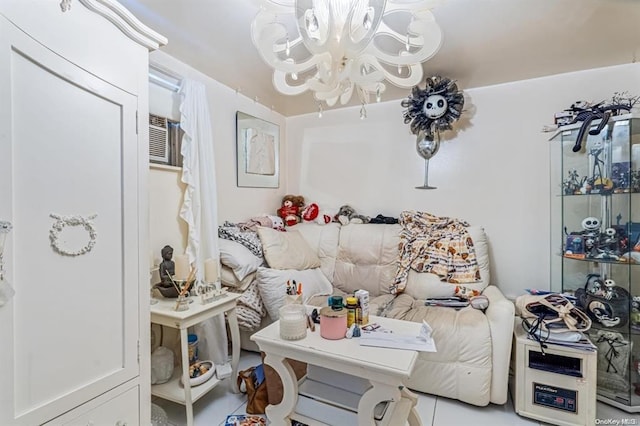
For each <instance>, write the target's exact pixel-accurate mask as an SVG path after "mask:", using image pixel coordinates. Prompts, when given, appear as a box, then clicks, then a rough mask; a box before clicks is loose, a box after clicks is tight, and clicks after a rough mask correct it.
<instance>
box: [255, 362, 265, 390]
mask: <svg viewBox="0 0 640 426" xmlns="http://www.w3.org/2000/svg"><path fill="white" fill-rule="evenodd" d="M253 374H255V383H256V387H257V386H260V384H261V383H262V382H264V367H263V365H262V364H260V365H258V366H256V368H255V370H253Z"/></svg>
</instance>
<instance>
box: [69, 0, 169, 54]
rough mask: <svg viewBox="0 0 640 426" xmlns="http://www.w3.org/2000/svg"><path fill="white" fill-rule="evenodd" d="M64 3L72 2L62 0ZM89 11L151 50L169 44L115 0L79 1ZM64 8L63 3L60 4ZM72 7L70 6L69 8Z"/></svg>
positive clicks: (164, 38)
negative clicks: (100, 16)
mask: <svg viewBox="0 0 640 426" xmlns="http://www.w3.org/2000/svg"><path fill="white" fill-rule="evenodd" d="M62 1H63V3H64V2H66V1H68V2H69V3H70V2H71V0H62ZM79 1H80V3H82V4H83V5H85V6H86V7H87V9H90V10H92V11H94V12H96V13H97V14H99V15H102V16H103V17H105V18H106V19H108V20H109V21H110V22H111V23H113V24H114V25H115V26H116V27H118V28H119V29H120V30H121V31H122V32H123V33H124V34H125V35H126V36H127V37H129V38H130V39H131V40H133V41H135V42H136V43H138V44H141V45H142V46H145V47H146V48H147V49H149V50H156V49H158V48H159V47H160V46H164V45H165V44H167V41H168V40H167V38H166V37H164V36H162V35H160V34H158V33H157V32H155V31H153V30H152V29H151V28H149V27H147V26H146V25H144V24H143V23H142V22H140V21H139V20H138V18H136V17H135V16H133V14H132V13H131V12H129V11H128V10H127V9H125V8H124V6H122V5H121V4H120V3H118V2H117V1H115V0H79ZM60 7H62V3H61V4H60ZM70 7H71V5H70V4H69V8H70Z"/></svg>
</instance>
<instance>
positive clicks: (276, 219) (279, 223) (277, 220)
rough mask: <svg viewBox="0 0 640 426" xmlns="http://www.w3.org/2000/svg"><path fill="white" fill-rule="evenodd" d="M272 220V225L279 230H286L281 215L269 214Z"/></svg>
mask: <svg viewBox="0 0 640 426" xmlns="http://www.w3.org/2000/svg"><path fill="white" fill-rule="evenodd" d="M267 217H268V218H269V219H270V220H271V227H272V228H273V229H275V230H277V231H284V230H285V229H284V221H283V220H282V218H281V217H280V216H274V215H267Z"/></svg>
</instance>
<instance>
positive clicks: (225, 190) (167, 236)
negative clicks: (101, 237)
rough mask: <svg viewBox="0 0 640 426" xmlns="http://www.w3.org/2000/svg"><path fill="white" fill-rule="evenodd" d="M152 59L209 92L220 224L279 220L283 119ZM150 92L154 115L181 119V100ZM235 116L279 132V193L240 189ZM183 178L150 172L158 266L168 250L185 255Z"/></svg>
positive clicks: (160, 56) (158, 56)
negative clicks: (181, 214)
mask: <svg viewBox="0 0 640 426" xmlns="http://www.w3.org/2000/svg"><path fill="white" fill-rule="evenodd" d="M150 57H151V61H152V62H155V63H157V64H159V65H161V66H163V67H164V68H167V69H169V70H171V71H173V72H175V73H176V74H178V75H181V76H183V77H187V78H191V79H193V80H197V81H200V82H202V83H203V84H204V85H205V87H206V91H207V98H208V101H209V110H210V113H211V126H212V129H213V144H214V147H213V150H214V156H215V159H216V164H215V169H216V180H217V185H218V194H217V197H218V198H217V199H218V220H219V221H220V222H223V221H225V220H229V221H232V222H239V221H244V220H246V219H248V218H250V217H252V216H255V215H258V214H261V213H267V212H269V213H270V214H275V211H276V210H277V208H278V207H280V201H281V199H282V196H283V195H284V193H285V188H286V185H285V176H286V169H287V165H286V163H285V161H284V153H285V152H286V149H285V137H284V136H285V130H286V120H285V117H284V116H282V115H280V114H278V113H276V112H273V111H271V109H270V108H267V107H266V106H264V105H261V104H259V103H258V102H255V101H254V100H252V99H249V98H248V97H247V96H245V95H243V94H242V93H236V91H235V90H233V89H231V88H229V87H227V86H224V85H222V84H220V83H218V82H217V81H215V80H213V79H212V78H210V77H208V76H206V75H204V74H202V73H201V72H199V71H197V70H195V69H194V68H191V67H190V66H188V65H186V64H184V63H183V62H180V61H178V60H177V59H175V58H173V57H171V56H169V55H167V54H165V53H164V52H161V51H156V52H153V53H152V54H151V56H150ZM150 86H152V90H151V94H150V103H151V105H152V106H151V107H150V111H151V112H153V113H156V114H159V115H163V116H167V115H168V116H169V117H170V118H173V119H178V118H179V116H176V113H177V106H176V102H179V99H178V98H177V97H175V96H174V97H173V98H172V97H171V96H167V92H168V91H166V89H161V88H158V89H159V90H153V86H155V85H153V84H151V85H150ZM155 88H157V86H156V87H155ZM236 111H242V112H245V113H247V114H250V115H253V116H255V117H258V118H262V119H264V120H267V121H270V122H272V123H275V124H277V125H279V126H280V139H281V149H280V153H281V158H280V164H281V172H280V173H281V175H280V188H275V189H274V188H238V187H237V186H236ZM180 177H181V171H180V170H176V169H170V168H167V169H159V168H155V167H152V169H151V173H150V183H149V187H150V189H149V190H150V194H149V200H150V201H149V203H150V204H149V210H150V212H151V221H150V222H151V223H150V228H151V229H150V241H151V244H150V249H151V253H150V257H152V258H153V259H154V263H155V264H157V263H158V262H159V261H160V260H161V259H160V250H161V249H162V247H163V246H164V245H165V244H170V245H172V247H173V248H174V250H175V253H181V252H184V249H185V246H186V242H187V241H186V232H187V228H186V226H185V225H184V222H183V221H182V219H179V216H178V215H179V211H180V205H181V203H182V194H183V191H184V185H183V184H182V183H181V181H180ZM152 282H153V278H152Z"/></svg>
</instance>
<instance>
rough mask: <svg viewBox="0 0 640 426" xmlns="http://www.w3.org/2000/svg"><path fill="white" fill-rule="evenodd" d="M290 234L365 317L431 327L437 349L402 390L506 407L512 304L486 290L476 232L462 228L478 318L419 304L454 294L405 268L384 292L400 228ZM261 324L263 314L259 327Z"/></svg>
mask: <svg viewBox="0 0 640 426" xmlns="http://www.w3.org/2000/svg"><path fill="white" fill-rule="evenodd" d="M290 229H292V230H297V231H299V232H300V234H302V236H303V237H304V239H305V240H306V242H307V243H308V244H309V245H310V246H311V248H312V249H313V250H314V251H315V252H316V253H317V255H318V258H319V259H320V269H321V270H322V273H323V274H324V275H325V276H326V278H328V280H329V281H330V282H331V283H332V285H333V294H343V295H344V294H352V293H353V292H354V291H355V290H358V289H365V290H368V291H369V294H370V298H371V307H372V311H373V312H372V313H373V314H378V315H385V316H389V317H394V318H399V319H403V320H408V321H419V322H420V321H422V320H423V319H425V320H426V321H427V322H428V323H429V324H430V325H431V327H432V328H433V330H434V332H433V335H434V339H435V342H436V346H437V350H438V351H437V353H427V352H421V353H420V356H419V359H418V363H417V365H416V368H415V371H414V374H413V377H412V378H411V379H410V381H409V383H408V386H409V388H411V389H413V390H417V391H420V392H424V393H429V394H434V395H439V396H444V397H448V398H453V399H458V400H460V401H463V402H467V403H470V404H473V405H478V406H485V405H487V404H489V403H494V404H504V403H506V402H507V382H508V372H509V360H510V356H511V342H512V332H513V317H514V305H513V303H512V302H511V301H509V300H508V299H506V298H505V297H504V296H503V295H502V293H501V292H500V290H499V289H498V288H497V287H495V286H493V285H489V282H490V281H489V280H490V271H489V254H488V243H487V238H486V235H485V233H484V230H483V229H482V228H480V227H473V226H472V227H469V228H468V231H469V234H470V236H471V237H472V239H473V243H474V247H475V251H476V256H477V260H478V264H479V268H480V276H481V282H477V283H472V284H464V285H465V287H469V288H475V289H478V290H481V291H482V293H483V294H484V295H485V296H487V298H488V299H489V307H488V308H487V309H486V311H484V312H483V311H482V310H478V309H474V308H472V307H466V308H463V309H460V310H455V309H452V308H447V307H432V306H429V307H427V306H425V305H424V299H425V298H426V297H433V296H444V295H452V294H453V292H454V289H455V285H453V284H449V283H444V282H441V281H440V280H439V278H438V277H437V276H436V275H434V274H429V273H417V272H415V271H413V270H412V271H410V273H409V277H408V280H407V285H406V288H405V291H404V292H403V293H401V294H399V295H397V296H396V295H392V294H390V293H389V287H390V284H391V283H392V282H393V280H394V278H395V274H396V270H397V266H396V265H397V260H398V244H399V242H400V230H401V228H400V225H386V224H384V225H383V224H365V225H363V224H349V225H345V226H341V225H340V224H337V223H331V224H328V225H316V224H306V223H305V224H300V225H296V226H294V227H292V228H290ZM223 267H224V266H223ZM259 275H260V274H258V276H259ZM258 284H260V283H258ZM283 285H284V283H283ZM326 299H327V297H326V296H324V295H323V296H318V297H316V298H313V299H312V300H310V301H309V302H308V304H324V305H326ZM269 322H271V319H270V318H269V317H268V316H267V317H266V318H265V319H264V320H263V324H262V326H264V325H265V324H267V323H269ZM241 334H242V335H243V339H242V341H243V347H245V348H246V349H251V350H257V348H256V347H255V345H253V342H251V341H249V340H248V336H249V335H250V334H251V333H249V332H243V333H241Z"/></svg>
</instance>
